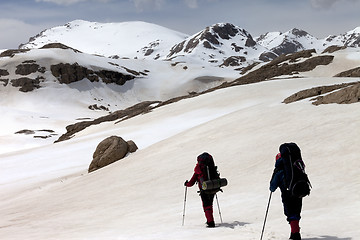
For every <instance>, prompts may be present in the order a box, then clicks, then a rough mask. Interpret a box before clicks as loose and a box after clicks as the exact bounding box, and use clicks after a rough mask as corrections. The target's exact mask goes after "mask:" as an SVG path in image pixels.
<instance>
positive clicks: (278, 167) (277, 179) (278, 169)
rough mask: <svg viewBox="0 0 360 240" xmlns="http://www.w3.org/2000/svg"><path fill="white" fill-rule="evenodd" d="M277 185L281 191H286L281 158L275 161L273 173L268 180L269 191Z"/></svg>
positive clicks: (273, 189)
mask: <svg viewBox="0 0 360 240" xmlns="http://www.w3.org/2000/svg"><path fill="white" fill-rule="evenodd" d="M278 187H279V188H280V190H281V191H286V186H285V174H284V168H283V162H282V158H279V159H278V160H277V161H276V163H275V169H274V173H273V175H272V177H271V180H270V191H271V192H275V190H276V189H277V188H278Z"/></svg>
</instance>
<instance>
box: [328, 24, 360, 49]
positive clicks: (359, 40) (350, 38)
mask: <svg viewBox="0 0 360 240" xmlns="http://www.w3.org/2000/svg"><path fill="white" fill-rule="evenodd" d="M325 44H326V45H328V46H330V45H338V46H345V47H359V46H360V27H357V28H355V29H353V30H351V31H348V32H346V33H345V34H341V35H340V36H329V37H327V38H326V39H325Z"/></svg>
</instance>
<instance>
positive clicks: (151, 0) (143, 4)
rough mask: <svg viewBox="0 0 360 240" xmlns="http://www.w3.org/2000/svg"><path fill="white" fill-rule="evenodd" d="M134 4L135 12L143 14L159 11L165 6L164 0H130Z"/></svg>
mask: <svg viewBox="0 0 360 240" xmlns="http://www.w3.org/2000/svg"><path fill="white" fill-rule="evenodd" d="M130 1H131V2H133V3H134V5H135V7H136V10H137V11H139V12H143V11H146V10H153V9H155V10H160V9H162V7H163V6H164V4H165V2H166V1H165V0H130Z"/></svg>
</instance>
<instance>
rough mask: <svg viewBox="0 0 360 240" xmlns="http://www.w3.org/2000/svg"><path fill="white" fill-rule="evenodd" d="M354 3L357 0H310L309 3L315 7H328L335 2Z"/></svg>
mask: <svg viewBox="0 0 360 240" xmlns="http://www.w3.org/2000/svg"><path fill="white" fill-rule="evenodd" d="M338 2H339V3H340V2H342V3H355V2H359V0H310V3H311V5H312V6H313V7H314V8H316V9H330V8H331V7H332V6H334V4H336V3H338Z"/></svg>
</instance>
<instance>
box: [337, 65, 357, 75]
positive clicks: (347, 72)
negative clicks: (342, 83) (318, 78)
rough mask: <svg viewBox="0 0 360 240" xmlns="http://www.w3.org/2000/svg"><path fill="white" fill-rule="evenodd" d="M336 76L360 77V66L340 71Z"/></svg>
mask: <svg viewBox="0 0 360 240" xmlns="http://www.w3.org/2000/svg"><path fill="white" fill-rule="evenodd" d="M334 77H360V67H357V68H353V69H350V70H347V71H344V72H341V73H338V74H336V75H335V76H334Z"/></svg>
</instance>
